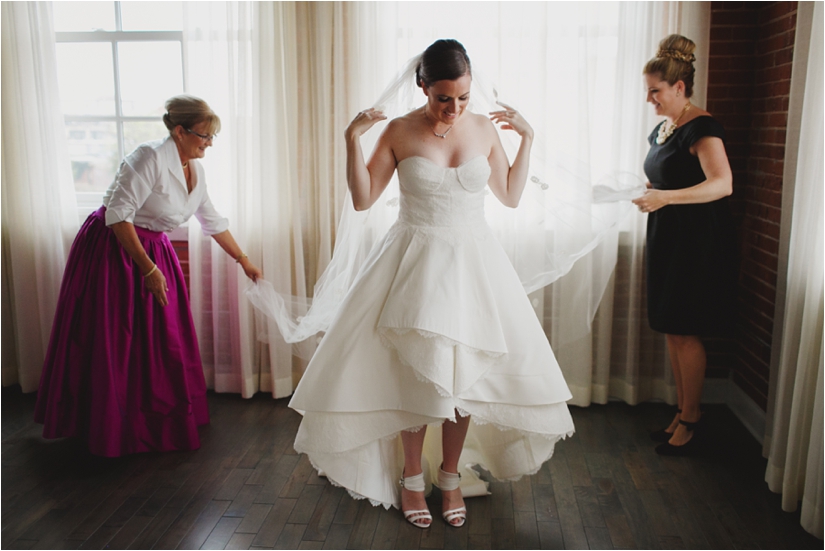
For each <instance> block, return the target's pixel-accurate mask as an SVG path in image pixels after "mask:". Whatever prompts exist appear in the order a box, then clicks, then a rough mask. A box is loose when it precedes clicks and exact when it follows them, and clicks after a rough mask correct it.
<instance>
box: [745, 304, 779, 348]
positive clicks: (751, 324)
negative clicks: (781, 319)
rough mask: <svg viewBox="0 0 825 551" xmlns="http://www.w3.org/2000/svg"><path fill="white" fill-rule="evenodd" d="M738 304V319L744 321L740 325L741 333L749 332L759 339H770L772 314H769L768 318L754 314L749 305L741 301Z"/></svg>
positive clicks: (760, 314)
mask: <svg viewBox="0 0 825 551" xmlns="http://www.w3.org/2000/svg"><path fill="white" fill-rule="evenodd" d="M738 304H739V317H740V319H741V320H744V321H743V322H742V324H741V325H742V330H741V333H744V332H745V331H750V332H752V333H753V334H754V335H758V336H760V337H761V338H768V339H769V338H771V334H772V333H773V312H771V314H770V316H766V315H765V314H763V313H761V312H756V311H755V310H753V309H752V308H751V306H750V304H747V303H743V302H742V301H741V300H740V301H739V303H738Z"/></svg>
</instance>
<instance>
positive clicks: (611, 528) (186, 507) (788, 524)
mask: <svg viewBox="0 0 825 551" xmlns="http://www.w3.org/2000/svg"><path fill="white" fill-rule="evenodd" d="M2 398H3V400H2V468H3V470H2V496H3V497H2V542H0V543H1V544H2V547H3V548H4V549H563V548H564V549H588V548H590V549H612V548H616V549H619V548H624V549H633V548H641V549H759V548H762V549H822V547H823V542H822V541H821V540H818V539H816V538H814V537H813V536H811V535H809V534H807V533H806V532H805V531H804V530H803V529H802V528H801V527H800V526H799V514H798V513H785V512H782V510H781V508H780V498H779V496H777V495H775V494H773V493H771V492H770V491H769V490H768V489H767V487H766V485H765V483H764V472H765V460H764V459H763V458H762V456H761V450H760V446H759V445H758V444H757V443H756V441H755V440H754V439H753V438H752V437H751V436H750V435H749V434H748V432H747V431H746V429H745V428H744V427H743V426H742V425H741V424H740V423H739V421H738V420H737V419H736V418H735V417H734V416H733V415H732V414H731V413H730V411H729V410H728V409H727V408H726V407H724V406H708V407H707V409H706V412H705V421H706V422H705V424H704V426H703V427H702V428H704V429H705V430H704V438H703V442H704V446H703V448H702V450H701V453H700V454H698V455H697V456H696V457H692V458H665V457H659V456H657V455H656V454H655V453H654V451H653V447H654V445H653V443H652V442H651V441H650V440H649V438H648V431H649V430H651V429H655V428H659V427H660V426H663V425H664V424H665V423H666V422H667V421H668V420H669V418H670V416H671V415H672V408H669V407H667V406H664V405H660V404H644V405H641V406H635V407H631V406H627V405H625V404H620V403H610V404H608V405H605V406H598V405H594V406H591V407H589V408H571V409H572V413H573V419H574V421H575V424H576V429H577V432H576V435H575V436H574V437H572V438H570V439H568V440H566V441H564V442H562V443H560V444H559V445H557V447H556V454H555V456H554V457H553V459H552V460H550V461H549V462H548V463H546V464H545V465H544V466H543V467H542V469H541V470H540V471H539V472H538V473H537V474H535V475H534V476H531V477H525V478H523V479H522V480H519V481H518V482H499V481H495V480H491V481H490V482H491V483H490V489H491V491H492V494H491V495H490V496H487V497H479V498H471V499H468V500H467V508H468V512H469V513H468V514H469V517H468V521H467V523H466V524H465V526H464V527H462V528H459V529H454V528H451V527H447V526H446V524H445V523H444V522H443V521H442V520H441V519H440V516H439V513H440V510H441V503H440V501H441V500H440V494H439V493H438V490H434V492H433V494H432V495H431V496H430V497H429V498H428V503H429V505H430V509H431V510H432V511H433V513H434V516H435V518H436V520H435V521H434V523H433V526H432V527H431V528H430V529H428V530H419V529H417V528H415V527H413V526H411V525H410V524H408V523H406V522H404V521H403V519H402V517H401V514H400V513H399V512H398V511H397V510H389V511H385V510H384V509H383V508H377V507H372V506H371V505H370V504H369V503H367V502H365V501H355V500H353V499H352V498H350V497H349V495H348V494H347V493H346V492H345V491H344V490H342V489H340V488H336V487H334V486H332V485H330V484H329V482H327V480H326V479H325V478H320V477H318V476H317V474H316V473H315V471H314V470H313V469H312V467H311V465H310V463H309V461H308V460H307V458H306V457H305V456H302V455H297V454H296V453H295V450H294V449H293V448H292V442H293V438H294V436H295V432H296V430H297V427H298V423H299V421H300V416H299V415H298V414H297V413H295V412H294V411H292V410H290V409H288V408H287V400H272V398H271V397H269V396H267V395H264V394H260V395H258V396H256V397H255V398H253V399H251V400H243V399H241V398H240V397H239V396H237V395H225V394H210V396H209V405H210V413H211V418H212V423H211V424H210V425H208V426H206V427H203V428H202V429H201V438H202V447H201V449H200V450H196V451H192V452H174V453H150V454H139V455H134V456H128V457H122V458H117V459H104V458H98V457H94V456H91V455H89V454H88V453H87V452H86V451H85V447H84V446H83V444H82V443H81V442H78V441H76V440H74V439H63V440H44V439H43V438H41V437H40V432H41V426H40V425H37V424H35V423H34V422H32V421H31V419H32V412H33V409H34V396H33V395H23V394H22V393H20V391H19V387H11V388H4V389H3V394H2Z"/></svg>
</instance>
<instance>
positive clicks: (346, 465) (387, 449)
mask: <svg viewBox="0 0 825 551" xmlns="http://www.w3.org/2000/svg"><path fill="white" fill-rule="evenodd" d="M415 79H416V83H417V85H418V86H419V87H420V88H421V90H422V92H423V94H424V96H425V97H426V103H425V104H424V105H423V106H422V107H420V108H418V109H415V110H413V111H411V112H409V113H408V114H406V115H404V116H401V117H399V118H396V119H394V120H392V121H390V122H389V123H388V124H387V126H386V128H385V129H384V131H383V133H382V134H381V136H380V138H379V139H378V142H377V144H376V146H375V150H374V151H373V153H372V155H371V157H370V159H369V162H365V161H364V155H363V152H362V149H361V144H360V138H361V136H362V135H363V134H364V133H365V132H367V131H368V130H369V129H370V128H371V127H372V126H373V125H375V124H376V123H377V122H379V121H381V120H384V119H385V118H386V117H385V116H384V115H383V113H382V112H381V111H379V110H376V109H367V110H365V111H362V112H360V113H359V114H358V115H357V116H356V117H355V119H354V120H353V121H352V122H351V123H350V125H349V127H348V128H347V130H346V146H347V181H348V185H349V189H350V192H351V195H352V201H353V206H354V207H355V209H356V210H365V209H369V208H370V207H371V206H372V205H373V204H374V203H375V202H376V201H377V200H378V198H379V196H380V195H381V193H382V192H383V191H384V189H385V188H386V187H387V185H388V183H389V182H390V179H391V178H392V176H393V174H394V172H395V171H396V170H397V171H398V178H399V185H400V190H401V197H400V211H399V215H398V220H397V221H396V222H395V224H394V225H393V226H392V228H390V230H389V231H388V233H387V235H386V236H385V237H384V238H383V239H382V240H381V241H379V243H377V244H376V245H375V246H374V247H373V249H372V251H371V253H370V255H369V257H368V258H367V260H366V261H365V262H364V265H363V267H362V268H361V271H360V272H359V274H358V276H357V278H356V279H355V281H354V283H353V284H352V286H351V287H350V289H349V291H348V293H347V295H346V298H344V300H343V302H342V304H341V307H340V309H339V310H338V312H337V314H336V316H335V318H334V319H333V321H332V323H331V324H330V326H329V328H328V330H327V333H326V335H325V336H324V338H323V339H322V340H321V343H320V345H319V347H318V349H317V351H316V352H315V355H314V356H313V358H312V361H311V362H310V364H309V366H308V367H307V370H306V373H305V374H304V376H303V378H302V379H301V382H300V384H299V385H298V387H297V389H296V391H295V394H294V396H293V398H292V400H291V402H290V406H291V407H292V408H294V409H296V410H298V411H299V412H300V413H302V414H303V415H304V418H303V420H302V423H301V426H300V428H299V430H298V434H297V436H296V441H295V449H296V450H297V451H299V452H302V453H306V454H307V455H308V456H309V458H310V460H311V461H312V463H313V465H314V466H315V467H316V468H317V469H319V470H320V471H322V472H323V473H324V474H326V475H327V477H328V478H329V480H330V481H332V482H333V483H335V484H338V485H341V486H343V487H345V488H347V489H348V490H349V491H350V493H351V494H352V495H353V496H354V497H357V498H362V497H366V498H369V499H370V500H371V501H372V503H373V504H379V503H380V504H383V505H384V506H385V507H389V506H395V507H399V506H400V507H401V509H402V511H403V512H404V516H405V518H406V519H407V520H408V521H409V522H411V523H412V524H413V525H415V526H417V527H419V528H427V527H428V526H430V524H431V523H432V516H431V514H430V512H429V510H428V508H427V503H426V500H425V490H426V489H427V486H428V484H429V483H431V482H435V483H436V484H437V485H438V487H439V488H440V489H441V493H442V496H443V503H442V516H443V518H444V519H445V521H446V522H447V523H448V524H450V525H451V526H456V527H457V526H461V525H463V524H464V521H465V518H466V508H465V507H464V500H463V497H464V496H465V495H467V496H469V495H480V494H484V493H486V487H485V486H484V485H483V483H481V482H480V481H479V479H478V477H477V475H476V474H475V473H474V472H473V471H472V470H470V469H469V468H468V467H469V466H470V465H476V464H478V465H482V466H483V467H484V468H486V469H488V470H489V471H490V473H491V474H492V475H493V476H494V477H496V478H498V479H515V478H519V477H521V476H523V475H525V474H531V473H534V472H536V471H537V470H538V469H539V468H540V467H541V465H542V463H543V462H544V461H546V460H548V459H549V458H550V457H551V455H552V453H553V447H554V445H555V443H556V442H557V441H558V440H559V439H561V438H564V437H566V436H568V435H571V434H572V433H573V431H574V428H573V423H572V420H571V418H570V414H569V412H568V410H567V406H566V403H565V402H566V400H568V399H569V398H570V393H569V390H568V388H567V385H566V384H565V382H564V379H563V377H562V375H561V372H560V370H559V366H558V364H557V362H556V359H555V357H554V355H553V352H552V351H551V349H550V345H549V343H548V341H547V338H546V336H545V335H544V332H543V330H542V328H541V326H540V324H539V322H538V320H537V318H536V315H535V313H534V311H533V309H532V307H531V305H530V302H529V300H528V298H527V295H526V294H525V292H524V288H523V287H522V284H521V283H520V281H519V278H518V276H517V275H516V273H515V271H514V270H513V268H512V265H511V264H510V262H509V260H508V258H507V256H506V254H505V252H504V250H503V249H502V248H501V246H500V245H499V243H498V242H497V241H496V239H495V237H494V236H493V234H492V231H491V230H490V228H489V226H488V225H487V223H486V221H485V219H484V195H485V193H486V188H487V187H489V189H490V191H491V192H492V193H493V194H494V195H495V197H496V198H497V199H498V200H499V201H501V202H502V203H503V204H504V205H506V206H509V207H516V206H517V205H518V203H519V200H520V198H521V195H522V192H523V190H524V187H525V182H526V180H527V174H528V164H529V157H530V149H531V146H532V142H533V130H532V128H531V127H530V125H529V124H528V123H527V121H526V120H524V118H523V117H522V116H521V115H520V114H519V113H518V112H517V111H515V110H514V109H512V108H510V107H508V106H506V105H503V104H502V107H504V109H502V110H498V111H495V112H492V113H491V114H490V117H489V118H487V117H486V116H484V115H481V114H476V113H472V112H470V111H468V110H467V106H468V102H469V100H470V88H471V83H472V71H471V66H470V60H469V57H468V56H467V53H466V51H465V50H464V47H463V46H462V45H461V44H460V43H459V42H457V41H455V40H438V41H436V42H435V43H433V44H432V45H431V46H430V47H428V48H427V50H426V51H425V52H424V53H423V54H422V56H421V60H420V63H419V64H418V66H417V68H416V71H415ZM495 124H499V125H500V126H501V128H502V129H505V130H512V131H515V132H516V133H517V134H518V135H519V136H520V137H521V143H520V146H519V149H518V152H517V154H516V156H515V160H514V161H513V164H512V165H510V163H509V161H508V158H507V156H506V154H505V152H504V149H503V148H502V145H501V142H500V140H499V137H498V133H497V130H496V127H495ZM431 465H432V466H434V467H435V466H436V465H437V466H438V467H435V468H434V469H432V470H431V469H430V466H431ZM433 471H437V472H433ZM399 477H400V479H401V483H400V485H399V484H398V479H399Z"/></svg>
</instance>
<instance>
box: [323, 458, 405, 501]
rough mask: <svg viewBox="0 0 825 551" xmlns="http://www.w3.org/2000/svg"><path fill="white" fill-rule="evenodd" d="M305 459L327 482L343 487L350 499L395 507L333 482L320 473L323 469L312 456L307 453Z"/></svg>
mask: <svg viewBox="0 0 825 551" xmlns="http://www.w3.org/2000/svg"><path fill="white" fill-rule="evenodd" d="M307 459H309V463H310V464H311V465H312V468H313V469H315V470H316V471H318V476H324V477H326V479H327V480H329V483H330V484H332V485H333V486H335V487H336V488H343V489H345V490H346V491H347V493H348V494H349V495H350V497H351V498H352V499H367V500H369V502H370V505H372V506H373V507H378V506H379V505H380V506H381V507H383V508H384V509H386V510H389V509H390V507H395V504H393V503H385V502H383V501H378V500H377V499H372V498H371V497H367V496H364V495H361V494H359V493H358V492H354V491H352V490H350V489H349V488H347V487H346V486H344V485H343V484H339V483H337V482H335V480H333V479H332V478H330V477H329V476H327V475H326V474H322V473H323V472H324V470H323V469H322V468H320V467H319V466H318V465H316V464H315V461H313V460H312V457H310V456H309V454H307Z"/></svg>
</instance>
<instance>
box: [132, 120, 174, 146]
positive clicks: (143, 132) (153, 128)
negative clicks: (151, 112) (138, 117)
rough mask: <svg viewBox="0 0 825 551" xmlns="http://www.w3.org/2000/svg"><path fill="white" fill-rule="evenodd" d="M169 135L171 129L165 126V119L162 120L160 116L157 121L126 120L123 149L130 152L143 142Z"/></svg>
mask: <svg viewBox="0 0 825 551" xmlns="http://www.w3.org/2000/svg"><path fill="white" fill-rule="evenodd" d="M168 135H169V131H168V130H167V129H166V126H164V124H163V121H161V120H160V117H158V120H157V122H145V121H135V122H124V123H123V146H124V147H123V149H125V150H126V153H127V154H128V153H131V152H132V151H134V149H135V148H136V147H137V146H139V145H140V144H142V143H143V142H148V141H151V140H160V139H162V138H165V137H166V136H168Z"/></svg>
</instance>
